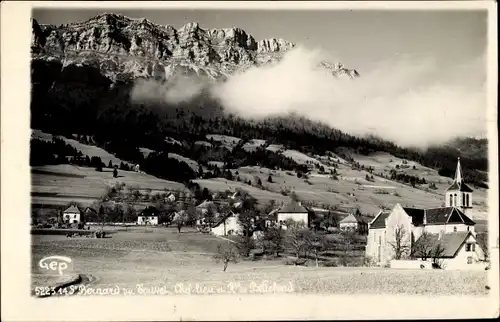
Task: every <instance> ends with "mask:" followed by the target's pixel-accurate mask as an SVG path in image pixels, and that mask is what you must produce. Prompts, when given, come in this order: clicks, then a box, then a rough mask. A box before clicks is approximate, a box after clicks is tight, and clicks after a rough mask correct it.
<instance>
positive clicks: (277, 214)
mask: <svg viewBox="0 0 500 322" xmlns="http://www.w3.org/2000/svg"><path fill="white" fill-rule="evenodd" d="M309 216H310V214H309V210H308V209H307V208H306V207H304V206H303V205H302V203H301V202H300V201H294V200H292V201H291V202H290V203H288V204H286V205H283V206H282V207H280V208H278V209H275V210H273V211H272V212H271V213H269V214H268V218H276V219H275V220H276V222H277V223H278V224H280V225H282V226H283V227H285V226H284V224H285V221H287V220H288V219H292V220H294V221H302V222H304V224H305V226H306V227H309ZM268 220H269V219H268Z"/></svg>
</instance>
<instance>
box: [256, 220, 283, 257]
mask: <svg viewBox="0 0 500 322" xmlns="http://www.w3.org/2000/svg"><path fill="white" fill-rule="evenodd" d="M260 242H261V244H262V248H263V250H264V252H270V253H273V254H275V255H276V257H278V256H279V255H280V253H281V252H283V251H284V244H285V230H284V229H283V228H282V227H280V226H279V225H278V224H276V223H273V224H271V226H270V227H266V229H265V230H264V234H263V235H262V237H261V238H260Z"/></svg>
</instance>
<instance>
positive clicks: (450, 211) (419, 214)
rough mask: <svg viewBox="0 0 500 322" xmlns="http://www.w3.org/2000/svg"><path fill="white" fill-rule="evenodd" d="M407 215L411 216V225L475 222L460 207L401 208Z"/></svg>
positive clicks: (470, 223)
mask: <svg viewBox="0 0 500 322" xmlns="http://www.w3.org/2000/svg"><path fill="white" fill-rule="evenodd" d="M403 209H404V211H405V212H406V213H407V214H408V216H410V217H412V222H413V225H415V226H420V225H423V224H424V218H425V222H426V225H444V224H453V223H457V224H458V223H460V224H465V225H474V224H475V222H474V221H473V220H472V219H470V218H469V217H467V215H465V214H464V213H463V212H462V211H461V210H460V209H458V208H456V207H440V208H430V209H418V208H403Z"/></svg>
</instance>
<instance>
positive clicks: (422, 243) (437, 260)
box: [412, 232, 445, 268]
mask: <svg viewBox="0 0 500 322" xmlns="http://www.w3.org/2000/svg"><path fill="white" fill-rule="evenodd" d="M444 251H445V248H444V246H443V245H442V244H441V242H440V241H439V240H438V239H436V238H435V236H433V235H431V234H429V233H428V232H423V233H422V235H420V238H419V239H417V241H416V242H415V243H414V246H413V247H412V257H414V258H421V259H422V260H423V261H427V260H428V259H431V260H432V266H433V267H434V268H443V254H444Z"/></svg>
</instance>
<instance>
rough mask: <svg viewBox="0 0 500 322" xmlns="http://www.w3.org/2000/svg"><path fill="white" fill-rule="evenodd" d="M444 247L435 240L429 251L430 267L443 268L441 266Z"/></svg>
mask: <svg viewBox="0 0 500 322" xmlns="http://www.w3.org/2000/svg"><path fill="white" fill-rule="evenodd" d="M444 251H445V249H444V247H443V245H441V243H439V242H437V243H435V245H434V247H433V248H432V252H431V257H432V267H433V268H444V267H443V254H444Z"/></svg>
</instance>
